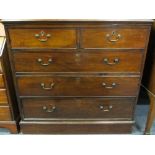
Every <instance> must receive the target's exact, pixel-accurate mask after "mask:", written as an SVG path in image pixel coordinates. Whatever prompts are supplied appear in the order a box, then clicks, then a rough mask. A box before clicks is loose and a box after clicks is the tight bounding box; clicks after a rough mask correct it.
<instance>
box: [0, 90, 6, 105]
mask: <svg viewBox="0 0 155 155" xmlns="http://www.w3.org/2000/svg"><path fill="white" fill-rule="evenodd" d="M7 103H8V99H7V94H6V90H5V89H0V105H2V104H7Z"/></svg>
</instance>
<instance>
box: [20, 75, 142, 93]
mask: <svg viewBox="0 0 155 155" xmlns="http://www.w3.org/2000/svg"><path fill="white" fill-rule="evenodd" d="M17 84H18V88H19V94H20V95H21V96H27V95H28V96H135V95H137V91H138V88H139V78H136V77H132V78H131V77H68V76H25V77H24V76H23V77H22V76H19V77H18V78H17Z"/></svg>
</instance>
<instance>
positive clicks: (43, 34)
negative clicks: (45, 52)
mask: <svg viewBox="0 0 155 155" xmlns="http://www.w3.org/2000/svg"><path fill="white" fill-rule="evenodd" d="M34 36H35V37H36V38H37V39H38V40H39V41H40V42H46V41H47V40H48V38H50V37H51V34H46V32H44V31H41V32H39V33H37V34H35V35H34Z"/></svg>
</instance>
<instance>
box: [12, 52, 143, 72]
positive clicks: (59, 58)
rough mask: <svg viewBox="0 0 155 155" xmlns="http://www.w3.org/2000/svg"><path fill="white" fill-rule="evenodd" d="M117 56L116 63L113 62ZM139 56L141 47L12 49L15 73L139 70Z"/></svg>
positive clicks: (140, 59) (141, 55)
mask: <svg viewBox="0 0 155 155" xmlns="http://www.w3.org/2000/svg"><path fill="white" fill-rule="evenodd" d="M117 59H118V62H117V61H116V62H115V60H117ZM142 59H143V51H141V50H135V51H132V50H126V51H122V50H107V51H105V50H102V51H97V50H88V51H83V50H82V51H69V50H66V51H64V50H62V51H61V50H60V51H57V52H55V51H54V50H53V51H50V52H46V51H41V52H35V51H30V52H24V51H20V52H15V53H14V60H13V61H14V64H15V70H16V72H132V73H133V72H135V73H140V71H141V63H142ZM39 60H41V61H39ZM51 60H52V61H51ZM106 60H107V61H106ZM137 60H139V61H137ZM30 66H31V67H30Z"/></svg>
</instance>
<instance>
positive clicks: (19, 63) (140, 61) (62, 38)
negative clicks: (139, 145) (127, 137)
mask: <svg viewBox="0 0 155 155" xmlns="http://www.w3.org/2000/svg"><path fill="white" fill-rule="evenodd" d="M4 25H5V30H6V33H7V43H8V48H9V50H8V53H9V59H10V63H11V68H12V73H13V78H14V84H15V87H16V94H17V96H18V104H19V108H20V114H21V117H22V120H21V122H20V126H21V132H22V133H130V132H131V131H132V126H133V123H134V117H133V114H134V108H135V104H136V102H137V97H138V94H139V87H140V83H141V76H142V73H143V66H144V62H145V55H146V51H147V45H148V40H149V33H150V27H151V21H78V20H77V21H67V20H65V21H60V20H59V21H56V20H55V21H54V20H47V21H41V20H38V21H34V20H32V21H30V20H29V21H4Z"/></svg>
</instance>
